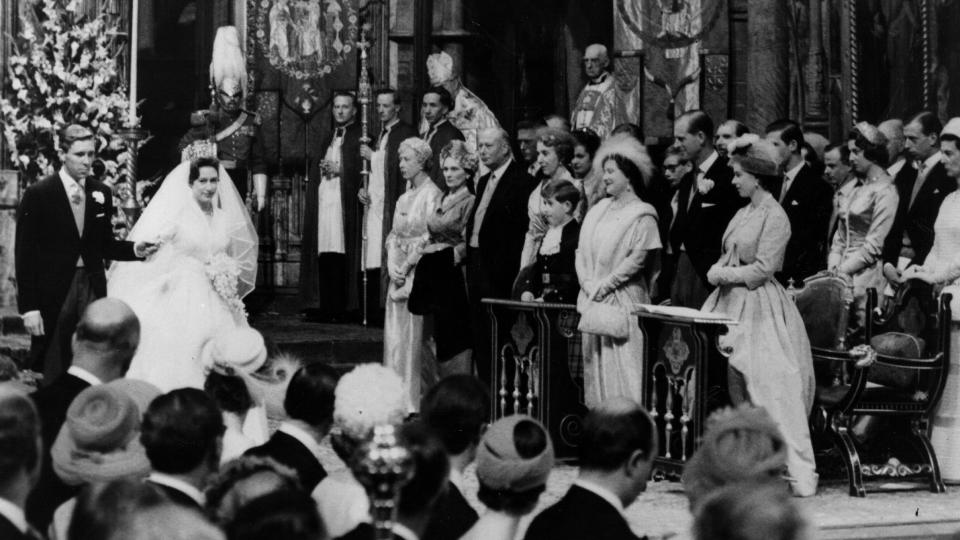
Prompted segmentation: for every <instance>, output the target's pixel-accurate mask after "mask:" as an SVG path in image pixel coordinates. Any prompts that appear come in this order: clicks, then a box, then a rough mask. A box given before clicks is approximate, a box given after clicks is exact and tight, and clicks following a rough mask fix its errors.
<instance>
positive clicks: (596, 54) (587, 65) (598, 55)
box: [583, 43, 610, 79]
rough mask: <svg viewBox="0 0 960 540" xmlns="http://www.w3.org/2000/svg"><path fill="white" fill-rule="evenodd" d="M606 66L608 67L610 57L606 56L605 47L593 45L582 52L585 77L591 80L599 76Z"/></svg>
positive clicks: (597, 44)
mask: <svg viewBox="0 0 960 540" xmlns="http://www.w3.org/2000/svg"><path fill="white" fill-rule="evenodd" d="M608 65H610V57H609V56H608V55H607V47H606V46H604V45H602V44H600V43H594V44H592V45H589V46H587V49H586V50H585V51H583V68H584V71H585V72H586V74H587V77H590V78H591V79H593V78H595V77H598V76H600V74H601V73H603V70H605V69H607V66H608Z"/></svg>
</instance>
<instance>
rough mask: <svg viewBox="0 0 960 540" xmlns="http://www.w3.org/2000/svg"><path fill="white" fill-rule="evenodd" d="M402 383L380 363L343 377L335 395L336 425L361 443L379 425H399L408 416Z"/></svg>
mask: <svg viewBox="0 0 960 540" xmlns="http://www.w3.org/2000/svg"><path fill="white" fill-rule="evenodd" d="M404 395H405V392H404V388H403V380H402V379H401V378H400V376H399V375H397V372H395V371H394V370H392V369H390V368H388V367H385V366H382V365H380V364H362V365H359V366H357V367H355V368H353V370H352V371H350V372H349V373H347V374H346V375H344V376H343V377H341V378H340V381H339V382H338V383H337V389H336V391H335V392H334V403H333V422H334V425H335V426H336V428H338V429H339V430H340V431H341V432H342V433H343V434H344V435H346V436H348V437H350V438H352V439H354V440H357V441H361V440H364V439H366V438H368V437H370V436H371V435H372V434H373V428H374V427H375V426H378V425H383V424H391V425H397V424H400V423H401V422H403V418H404V416H406V409H405V405H404Z"/></svg>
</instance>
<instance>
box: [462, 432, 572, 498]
mask: <svg viewBox="0 0 960 540" xmlns="http://www.w3.org/2000/svg"><path fill="white" fill-rule="evenodd" d="M524 421H527V422H533V423H534V424H536V425H537V426H539V427H540V429H542V430H543V433H544V436H545V437H546V440H547V445H546V447H544V449H543V452H540V454H539V455H536V456H533V457H531V458H524V457H522V456H520V454H519V453H518V452H517V446H516V444H515V443H514V438H513V432H514V428H516V427H517V424H518V423H520V422H524ZM553 461H554V455H553V443H552V442H551V441H550V434H549V433H548V432H547V430H546V428H544V427H543V424H541V423H540V422H538V421H536V420H534V419H533V418H531V417H529V416H527V415H523V414H514V415H511V416H507V417H504V418H501V419H500V420H497V421H496V422H494V423H493V424H491V425H490V427H489V428H488V429H487V431H486V432H485V433H484V434H483V439H482V440H481V441H480V447H479V448H478V449H477V478H478V479H479V480H480V483H481V484H483V485H484V486H487V487H489V488H491V489H499V490H505V491H513V492H522V491H527V490H530V489H533V488H535V487H538V486H542V485H545V484H546V483H547V477H548V476H550V470H551V469H553Z"/></svg>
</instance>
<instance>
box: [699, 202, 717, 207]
mask: <svg viewBox="0 0 960 540" xmlns="http://www.w3.org/2000/svg"><path fill="white" fill-rule="evenodd" d="M711 206H716V204H715V203H712V202H705V203H703V204H701V205H700V208H710V207H711Z"/></svg>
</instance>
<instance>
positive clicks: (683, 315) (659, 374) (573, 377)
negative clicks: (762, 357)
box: [483, 299, 734, 479]
mask: <svg viewBox="0 0 960 540" xmlns="http://www.w3.org/2000/svg"><path fill="white" fill-rule="evenodd" d="M483 302H484V303H485V304H486V306H487V310H488V313H489V314H490V320H491V328H492V331H491V336H490V347H491V358H492V374H491V375H492V377H491V383H490V384H491V395H492V397H493V400H492V403H491V408H492V411H491V413H492V414H491V416H492V418H493V419H497V418H501V417H503V416H507V415H510V414H515V413H523V414H529V415H530V416H533V417H534V418H536V419H538V420H540V421H541V422H543V424H544V425H545V426H547V429H548V430H549V431H550V434H551V436H552V437H553V441H554V447H555V449H556V452H557V456H558V457H560V458H561V459H568V460H569V459H575V458H576V456H577V446H578V442H579V441H578V439H579V435H580V432H581V428H582V418H583V415H584V414H585V413H586V411H587V407H586V405H585V404H584V398H583V395H584V394H583V362H582V353H581V338H580V332H579V331H577V323H578V322H579V315H578V314H577V310H576V306H574V305H571V304H552V303H546V302H521V301H514V300H497V299H484V301H483ZM637 317H638V321H639V324H640V329H641V330H642V332H643V336H644V340H645V352H644V357H643V358H638V359H637V362H642V363H643V366H644V380H645V384H644V395H643V396H641V399H642V403H643V405H644V406H645V407H646V408H647V409H648V410H649V411H650V413H651V415H652V416H653V417H654V420H655V421H656V423H657V431H658V435H659V439H660V457H659V458H658V459H657V461H656V465H655V467H654V475H655V477H656V478H668V479H678V478H679V476H680V474H681V472H682V471H683V465H684V463H685V462H686V460H687V459H688V458H689V457H690V456H691V455H692V454H693V451H694V450H695V449H696V447H697V445H698V443H699V440H700V437H701V435H702V433H703V429H704V425H705V423H706V419H707V417H708V416H709V415H710V413H711V412H712V411H714V410H715V409H717V408H720V407H724V406H728V405H729V404H730V398H729V395H728V393H727V359H726V357H725V356H724V355H723V354H722V353H721V351H720V349H719V348H718V341H717V340H718V337H719V336H720V335H722V334H723V333H725V332H726V330H727V325H728V324H734V321H731V320H729V319H726V318H724V317H719V316H717V315H714V314H710V313H703V312H699V311H696V310H687V309H682V308H669V307H662V306H642V307H641V308H639V309H638V312H637Z"/></svg>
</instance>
